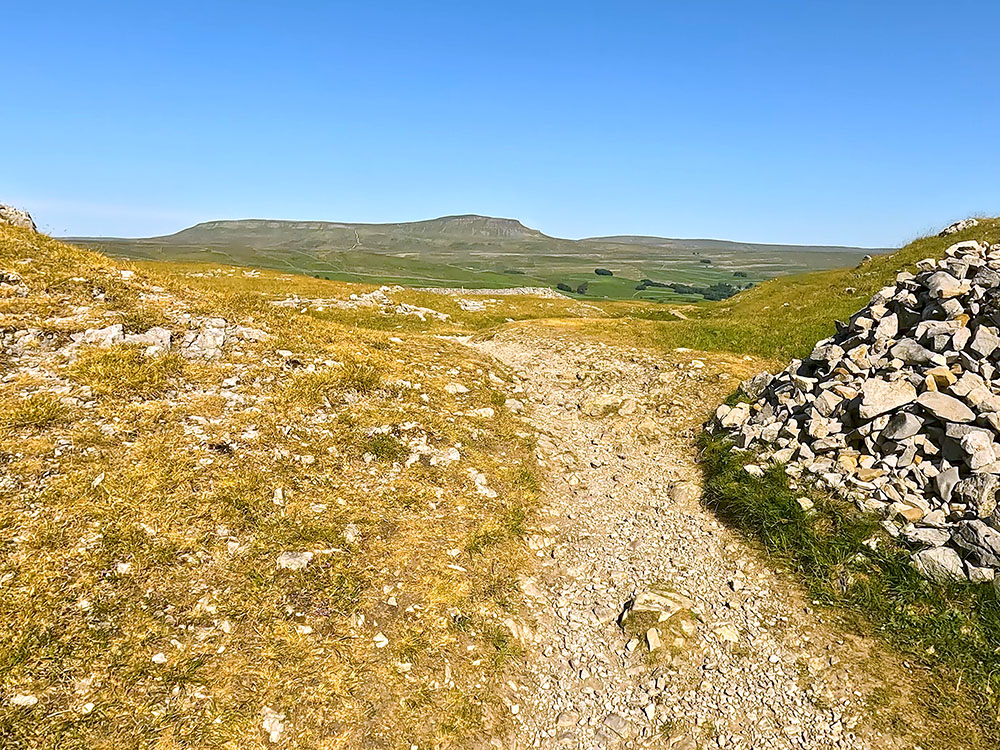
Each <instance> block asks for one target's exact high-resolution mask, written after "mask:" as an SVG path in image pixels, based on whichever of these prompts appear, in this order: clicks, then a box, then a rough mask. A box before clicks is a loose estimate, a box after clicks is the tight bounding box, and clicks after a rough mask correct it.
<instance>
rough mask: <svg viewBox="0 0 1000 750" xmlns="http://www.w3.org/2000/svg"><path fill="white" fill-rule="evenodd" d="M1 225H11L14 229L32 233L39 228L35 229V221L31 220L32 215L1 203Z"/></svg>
mask: <svg viewBox="0 0 1000 750" xmlns="http://www.w3.org/2000/svg"><path fill="white" fill-rule="evenodd" d="M0 224H10V225H11V226H14V227H21V228H22V229H30V230H31V231H32V232H37V231H38V229H37V227H35V221H34V219H32V218H31V214H29V213H28V212H27V211H25V210H24V209H21V208H14V207H13V206H8V205H7V204H6V203H0Z"/></svg>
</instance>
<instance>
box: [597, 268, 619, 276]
mask: <svg viewBox="0 0 1000 750" xmlns="http://www.w3.org/2000/svg"><path fill="white" fill-rule="evenodd" d="M594 273H596V274H597V275H598V276H614V274H613V273H612V272H611V271H609V270H608V269H607V268H595V269H594Z"/></svg>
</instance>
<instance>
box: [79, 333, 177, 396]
mask: <svg viewBox="0 0 1000 750" xmlns="http://www.w3.org/2000/svg"><path fill="white" fill-rule="evenodd" d="M183 367H184V360H183V359H182V358H181V357H180V355H177V354H173V353H170V354H164V355H158V356H152V357H150V356H146V355H145V353H144V352H143V350H142V348H140V347H136V346H126V345H117V346H113V347H109V348H107V349H87V350H84V351H83V352H81V353H80V356H79V358H78V359H77V360H76V362H74V363H73V364H72V365H71V366H70V367H69V375H70V377H72V378H73V379H74V380H76V381H77V382H79V383H81V384H83V385H87V386H90V388H91V389H92V390H93V392H94V393H95V394H97V395H99V396H115V397H120V398H128V397H133V396H147V397H148V396H155V395H157V394H160V393H163V392H164V391H165V390H167V389H168V388H169V387H170V386H171V383H172V382H173V381H174V380H175V379H176V378H177V377H178V376H179V375H180V374H181V371H182V370H183Z"/></svg>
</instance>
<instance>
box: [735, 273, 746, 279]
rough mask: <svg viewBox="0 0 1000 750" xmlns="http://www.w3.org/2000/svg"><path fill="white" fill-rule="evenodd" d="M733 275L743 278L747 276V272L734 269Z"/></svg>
mask: <svg viewBox="0 0 1000 750" xmlns="http://www.w3.org/2000/svg"><path fill="white" fill-rule="evenodd" d="M733 276H736V277H738V278H741V279H745V278H746V277H747V272H746V271H733Z"/></svg>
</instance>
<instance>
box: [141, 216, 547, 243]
mask: <svg viewBox="0 0 1000 750" xmlns="http://www.w3.org/2000/svg"><path fill="white" fill-rule="evenodd" d="M358 232H361V233H363V234H365V235H369V236H370V235H376V236H390V237H416V238H466V239H502V240H523V239H545V238H546V235H544V234H542V233H541V232H539V231H538V230H537V229H529V228H528V227H526V226H525V225H524V224H522V223H521V222H520V221H518V220H517V219H503V218H498V217H495V216H479V215H476V214H463V215H458V216H442V217H439V218H437V219H426V220H424V221H404V222H393V223H385V224H365V223H358V222H342V221H286V220H283V219H225V220H220V221H205V222H201V223H200V224H195V225H194V226H192V227H188V228H187V229H182V230H181V231H179V232H176V233H174V234H170V235H165V236H163V237H159V238H157V239H159V240H163V241H168V242H192V241H197V242H207V243H213V242H224V243H227V244H228V243H233V242H241V243H244V244H249V245H251V246H252V245H254V244H256V243H261V244H267V245H273V244H288V243H290V242H296V241H297V242H302V241H310V240H312V241H321V240H330V239H336V238H339V237H340V236H341V235H344V234H347V235H349V236H351V237H353V236H354V235H355V234H356V233H358Z"/></svg>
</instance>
